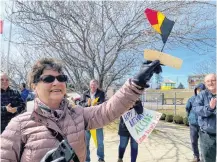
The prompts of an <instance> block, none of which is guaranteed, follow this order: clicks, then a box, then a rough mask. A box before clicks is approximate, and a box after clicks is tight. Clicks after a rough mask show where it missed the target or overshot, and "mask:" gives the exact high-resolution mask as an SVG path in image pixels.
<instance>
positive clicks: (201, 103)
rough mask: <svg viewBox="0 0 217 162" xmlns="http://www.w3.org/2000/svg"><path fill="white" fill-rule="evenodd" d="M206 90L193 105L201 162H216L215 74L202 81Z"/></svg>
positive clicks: (197, 97)
mask: <svg viewBox="0 0 217 162" xmlns="http://www.w3.org/2000/svg"><path fill="white" fill-rule="evenodd" d="M204 82H205V86H206V88H207V89H206V90H204V91H202V92H201V93H199V94H198V95H197V96H196V98H195V101H194V103H193V110H194V111H195V112H196V114H197V115H198V124H199V126H200V133H199V138H200V146H201V148H200V149H201V154H202V161H203V162H215V161H216V74H208V75H206V76H205V79H204Z"/></svg>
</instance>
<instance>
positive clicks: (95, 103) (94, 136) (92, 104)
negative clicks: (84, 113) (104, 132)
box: [89, 97, 99, 148]
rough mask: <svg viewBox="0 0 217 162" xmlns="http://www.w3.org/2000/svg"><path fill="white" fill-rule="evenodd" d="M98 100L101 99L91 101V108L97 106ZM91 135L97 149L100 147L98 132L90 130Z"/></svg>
mask: <svg viewBox="0 0 217 162" xmlns="http://www.w3.org/2000/svg"><path fill="white" fill-rule="evenodd" d="M98 100H99V97H97V98H95V99H93V100H91V106H95V105H97V103H98ZM89 102H90V101H89ZM90 134H91V137H92V138H93V142H94V144H95V146H96V148H97V147H98V142H97V132H96V129H91V130H90Z"/></svg>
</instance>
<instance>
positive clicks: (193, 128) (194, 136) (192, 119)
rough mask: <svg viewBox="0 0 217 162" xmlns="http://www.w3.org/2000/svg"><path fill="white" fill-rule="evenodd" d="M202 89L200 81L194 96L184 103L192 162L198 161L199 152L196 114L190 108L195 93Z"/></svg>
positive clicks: (203, 86)
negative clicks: (192, 155)
mask: <svg viewBox="0 0 217 162" xmlns="http://www.w3.org/2000/svg"><path fill="white" fill-rule="evenodd" d="M202 90H205V85H204V84H203V83H200V84H198V85H197V86H196V87H195V89H194V96H192V97H191V98H189V100H188V102H187V104H186V112H187V115H188V121H189V125H190V138H191V145H192V150H193V153H194V159H193V162H198V161H200V154H199V149H198V138H199V130H200V127H199V125H198V116H197V114H196V113H195V112H194V111H193V110H192V105H193V103H194V100H195V98H196V96H197V94H199V93H200V91H202Z"/></svg>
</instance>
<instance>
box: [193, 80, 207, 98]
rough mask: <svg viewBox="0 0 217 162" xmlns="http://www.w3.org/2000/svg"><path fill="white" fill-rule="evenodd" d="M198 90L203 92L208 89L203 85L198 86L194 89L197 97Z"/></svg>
mask: <svg viewBox="0 0 217 162" xmlns="http://www.w3.org/2000/svg"><path fill="white" fill-rule="evenodd" d="M197 89H200V90H201V91H202V90H205V89H206V87H205V85H204V84H203V83H200V84H198V85H196V87H195V88H194V94H195V96H196V95H197Z"/></svg>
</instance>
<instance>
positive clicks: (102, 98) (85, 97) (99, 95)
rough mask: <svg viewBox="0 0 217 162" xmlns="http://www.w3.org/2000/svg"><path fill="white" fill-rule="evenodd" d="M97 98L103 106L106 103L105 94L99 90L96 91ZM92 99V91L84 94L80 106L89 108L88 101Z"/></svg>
mask: <svg viewBox="0 0 217 162" xmlns="http://www.w3.org/2000/svg"><path fill="white" fill-rule="evenodd" d="M94 97H95V98H99V99H98V103H99V104H101V103H103V102H104V101H105V93H104V92H103V91H101V90H99V89H97V90H96V93H95V95H94ZM89 98H90V90H87V91H85V92H84V94H83V95H82V98H81V101H80V105H81V106H83V107H87V106H88V104H87V101H88V99H89Z"/></svg>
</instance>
